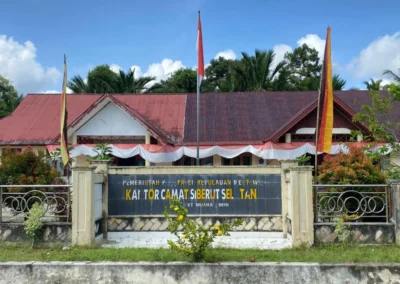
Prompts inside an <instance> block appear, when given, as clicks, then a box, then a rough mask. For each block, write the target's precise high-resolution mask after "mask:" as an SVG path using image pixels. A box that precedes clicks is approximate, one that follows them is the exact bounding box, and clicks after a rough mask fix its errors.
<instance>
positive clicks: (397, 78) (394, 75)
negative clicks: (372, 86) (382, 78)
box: [383, 68, 400, 84]
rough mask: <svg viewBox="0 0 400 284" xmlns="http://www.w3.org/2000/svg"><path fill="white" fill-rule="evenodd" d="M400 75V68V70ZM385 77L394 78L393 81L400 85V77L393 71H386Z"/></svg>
mask: <svg viewBox="0 0 400 284" xmlns="http://www.w3.org/2000/svg"><path fill="white" fill-rule="evenodd" d="M399 74H400V68H399ZM383 75H388V76H389V77H391V78H392V80H393V81H396V82H397V83H399V84H400V75H397V74H396V73H394V72H393V71H390V70H385V71H384V72H383Z"/></svg>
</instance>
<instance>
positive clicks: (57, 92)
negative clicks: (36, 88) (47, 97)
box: [42, 90, 61, 94]
mask: <svg viewBox="0 0 400 284" xmlns="http://www.w3.org/2000/svg"><path fill="white" fill-rule="evenodd" d="M42 93H43V94H59V93H61V92H60V91H57V90H47V91H44V92H42Z"/></svg>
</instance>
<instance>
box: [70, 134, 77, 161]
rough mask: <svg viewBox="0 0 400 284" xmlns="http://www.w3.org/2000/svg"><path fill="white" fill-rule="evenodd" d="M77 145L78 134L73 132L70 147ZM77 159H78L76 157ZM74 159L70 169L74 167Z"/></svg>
mask: <svg viewBox="0 0 400 284" xmlns="http://www.w3.org/2000/svg"><path fill="white" fill-rule="evenodd" d="M76 144H78V134H76V133H75V132H74V133H72V145H76ZM76 158H78V157H76ZM76 164H77V163H76V159H74V161H73V162H72V163H71V165H72V167H76Z"/></svg>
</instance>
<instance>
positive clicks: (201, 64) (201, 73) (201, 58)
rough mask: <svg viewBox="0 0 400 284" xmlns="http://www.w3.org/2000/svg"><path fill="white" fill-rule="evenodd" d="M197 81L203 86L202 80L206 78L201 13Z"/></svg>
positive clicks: (197, 46) (198, 25) (198, 31)
mask: <svg viewBox="0 0 400 284" xmlns="http://www.w3.org/2000/svg"><path fill="white" fill-rule="evenodd" d="M196 49H197V81H198V85H199V86H200V85H201V80H202V79H203V78H204V56H203V34H202V32H201V20H200V11H199V20H198V24H197V45H196Z"/></svg>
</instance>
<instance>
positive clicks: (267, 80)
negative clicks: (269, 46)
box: [235, 49, 285, 91]
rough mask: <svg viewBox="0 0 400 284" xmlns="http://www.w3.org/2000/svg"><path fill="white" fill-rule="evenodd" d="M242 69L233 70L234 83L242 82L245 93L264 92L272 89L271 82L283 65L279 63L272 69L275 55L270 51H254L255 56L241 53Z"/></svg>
mask: <svg viewBox="0 0 400 284" xmlns="http://www.w3.org/2000/svg"><path fill="white" fill-rule="evenodd" d="M242 56H243V58H242V60H241V63H242V67H237V68H235V72H236V74H237V76H239V77H241V78H236V81H239V80H240V79H242V80H244V82H245V84H246V91H266V90H268V89H270V88H272V81H273V79H274V77H275V75H276V74H277V73H278V72H279V70H280V69H281V68H282V67H283V66H284V65H285V63H284V62H279V63H278V64H276V66H275V67H274V68H273V65H274V64H273V63H274V58H275V53H274V52H273V51H272V50H269V51H261V50H258V49H256V51H255V55H254V56H250V55H248V54H247V53H246V52H242Z"/></svg>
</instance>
